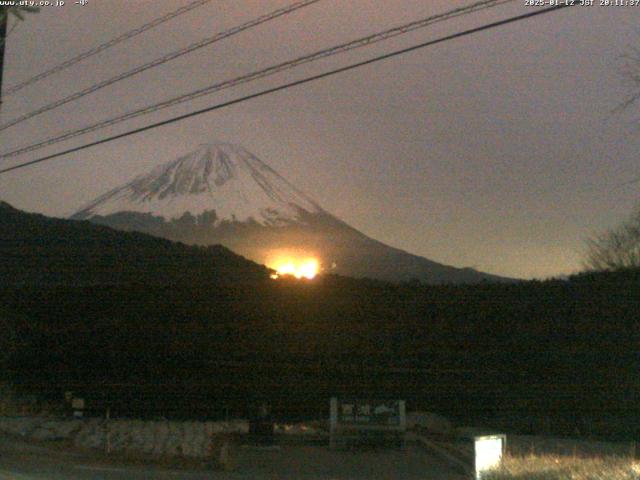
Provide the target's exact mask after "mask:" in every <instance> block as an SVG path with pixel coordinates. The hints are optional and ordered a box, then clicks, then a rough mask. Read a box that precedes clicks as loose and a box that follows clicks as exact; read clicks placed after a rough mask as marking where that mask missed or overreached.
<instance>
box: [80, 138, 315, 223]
mask: <svg viewBox="0 0 640 480" xmlns="http://www.w3.org/2000/svg"><path fill="white" fill-rule="evenodd" d="M210 210H215V213H216V223H220V222H222V221H225V220H226V221H234V222H246V221H249V220H253V221H255V222H257V223H259V224H261V225H281V224H285V223H287V222H292V221H297V220H298V218H299V216H300V211H301V210H304V211H305V212H307V213H320V212H321V211H322V209H321V208H320V207H319V206H318V205H317V204H316V203H314V202H313V201H312V200H311V199H309V198H308V197H307V196H305V195H304V194H303V193H302V192H300V191H299V190H297V189H296V188H295V187H294V186H293V185H291V184H290V183H289V182H287V181H286V180H285V179H284V178H282V177H281V176H280V175H278V174H277V173H276V172H275V171H274V170H273V169H271V167H269V166H268V165H266V164H265V163H264V162H262V161H261V160H259V159H258V158H256V157H255V156H254V155H252V154H251V153H249V152H247V151H246V150H244V149H243V148H241V147H238V146H235V145H231V144H228V143H218V144H206V145H201V146H200V148H198V150H196V151H195V152H192V153H189V154H188V155H185V156H184V157H181V158H178V159H177V160H174V161H171V162H168V163H165V164H163V165H160V166H158V167H157V168H155V169H154V170H153V171H152V172H151V173H149V174H147V175H143V176H140V177H138V178H136V179H134V180H133V181H131V182H129V183H127V184H126V185H124V186H122V187H118V188H115V189H114V190H111V191H110V192H108V193H106V194H104V195H102V196H101V197H98V198H97V199H96V200H94V201H93V202H91V203H90V204H89V205H87V206H86V207H84V208H83V209H82V210H80V211H79V212H78V213H76V214H75V215H74V216H73V218H76V219H84V218H91V217H94V216H102V217H105V216H108V215H112V214H115V213H118V212H138V213H148V214H151V215H153V216H157V217H162V218H163V219H165V220H167V221H170V220H175V219H177V218H180V217H181V216H182V215H183V214H184V213H185V212H189V213H190V214H191V215H194V216H197V215H200V214H202V213H204V212H206V211H210Z"/></svg>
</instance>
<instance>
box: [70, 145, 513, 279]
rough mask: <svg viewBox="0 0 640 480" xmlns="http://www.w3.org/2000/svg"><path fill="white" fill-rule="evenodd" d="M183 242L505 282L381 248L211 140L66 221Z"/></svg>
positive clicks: (238, 151)
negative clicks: (82, 222) (71, 220)
mask: <svg viewBox="0 0 640 480" xmlns="http://www.w3.org/2000/svg"><path fill="white" fill-rule="evenodd" d="M71 218H72V219H75V220H90V221H92V222H95V223H98V224H102V225H107V226H110V227H113V228H116V229H120V230H135V231H140V232H144V233H148V234H151V235H155V236H158V237H163V238H167V239H169V240H174V241H180V242H183V243H187V244H198V245H212V244H222V245H224V246H226V247H228V248H230V249H232V250H233V251H235V252H237V253H240V254H241V255H244V256H246V257H247V258H249V259H251V260H254V261H257V262H259V263H264V264H266V265H267V266H271V265H272V264H273V262H274V259H276V258H282V257H283V256H289V257H291V256H293V257H296V256H298V257H299V256H306V257H313V258H315V259H317V261H318V262H319V264H320V265H321V271H322V272H324V273H336V274H341V275H348V276H353V277H368V278H374V279H380V280H389V281H407V280H420V281H424V282H426V283H476V282H481V281H504V280H507V279H505V278H502V277H497V276H493V275H489V274H485V273H482V272H478V271H476V270H473V269H470V268H462V269H461V268H455V267H451V266H447V265H443V264H440V263H437V262H434V261H431V260H428V259H426V258H423V257H419V256H417V255H412V254H410V253H408V252H405V251H402V250H399V249H396V248H393V247H390V246H388V245H385V244H383V243H381V242H379V241H377V240H374V239H372V238H369V237H367V236H366V235H364V234H363V233H361V232H359V231H358V230H356V229H354V228H353V227H351V226H349V225H348V224H346V223H345V222H343V221H342V220H340V219H338V218H336V217H335V216H333V215H331V214H330V213H328V212H327V211H325V210H324V209H323V208H322V207H321V206H320V205H319V204H318V203H316V202H315V201H314V200H312V199H311V198H309V197H308V196H307V195H305V194H304V193H303V192H301V191H300V190H298V189H297V188H296V187H294V186H293V185H291V184H290V183H289V182H288V181H287V180H285V179H284V178H283V177H282V176H280V175H279V174H278V173H277V172H276V171H275V170H273V169H272V168H271V167H269V166H268V165H267V164H265V163H264V162H263V161H261V160H260V159H258V158H257V157H256V156H255V155H253V154H252V153H250V152H248V151H247V150H245V149H244V148H242V147H240V146H237V145H233V144H229V143H215V144H205V145H201V146H200V147H199V148H198V149H197V150H195V151H193V152H191V153H189V154H187V155H185V156H183V157H180V158H178V159H177V160H173V161H170V162H167V163H165V164H162V165H160V166H158V167H156V168H155V169H153V170H152V171H151V172H149V173H148V174H146V175H142V176H139V177H137V178H135V179H133V180H132V181H131V182H129V183H127V184H125V185H122V186H120V187H117V188H115V189H113V190H111V191H109V192H107V193H105V194H104V195H102V196H100V197H98V198H96V199H95V200H93V201H92V202H90V203H89V204H88V205H86V206H85V207H83V208H82V209H81V210H79V211H78V212H76V213H75V214H74V215H72V217H71Z"/></svg>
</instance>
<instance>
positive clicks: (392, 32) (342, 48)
mask: <svg viewBox="0 0 640 480" xmlns="http://www.w3.org/2000/svg"><path fill="white" fill-rule="evenodd" d="M513 1H515V0H481V1H478V2H476V3H474V4H472V5H469V6H466V7H460V8H456V9H454V10H450V11H447V12H445V13H441V14H437V15H432V16H429V17H426V18H423V19H421V20H417V21H413V22H410V23H407V24H404V25H401V26H398V27H393V28H391V29H388V30H384V31H382V32H379V33H375V34H372V35H368V36H366V37H362V38H359V39H356V40H352V41H350V42H347V43H343V44H340V45H337V46H334V47H330V48H325V49H323V50H319V51H316V52H313V53H311V54H308V55H304V56H302V57H298V58H296V59H294V60H288V61H286V62H282V63H278V64H276V65H272V66H270V67H267V68H265V69H262V70H258V71H255V72H252V73H249V74H246V75H242V76H240V77H235V78H232V79H230V80H225V81H223V82H220V83H216V84H214V85H210V86H208V87H205V88H202V89H199V90H196V91H193V92H190V93H187V94H184V95H180V96H178V97H174V98H171V99H169V100H165V101H163V102H160V103H156V104H153V105H150V106H147V107H143V108H140V109H137V110H134V111H131V112H127V113H125V114H122V115H119V116H117V117H114V118H111V119H108V120H103V121H101V122H98V123H96V124H93V125H90V126H88V127H84V128H81V129H78V130H72V131H70V132H66V133H63V134H61V135H58V136H56V137H50V138H48V139H46V140H43V141H41V142H38V143H36V144H33V145H29V146H26V147H21V148H19V149H17V150H14V151H10V152H5V153H3V154H0V159H6V158H9V157H14V156H17V155H20V154H23V153H27V152H31V151H34V150H38V149H40V148H43V147H45V146H49V145H53V144H55V143H59V142H61V141H64V140H68V139H70V138H73V137H76V136H79V135H84V134H86V133H90V132H94V131H96V130H100V129H102V128H106V127H110V126H112V125H115V124H117V123H121V122H123V121H126V120H130V119H132V118H135V117H138V116H142V115H146V114H149V113H153V112H156V111H158V110H161V109H164V108H168V107H171V106H174V105H178V104H180V103H184V102H187V101H190V100H193V99H195V98H198V97H202V96H205V95H210V94H212V93H215V92H218V91H220V90H223V89H226V88H231V87H235V86H238V85H241V84H244V83H248V82H251V81H254V80H257V79H260V78H264V77H268V76H271V75H274V74H276V73H280V72H282V71H285V70H290V69H292V68H295V67H297V66H300V65H303V64H306V63H310V62H314V61H317V60H320V59H322V58H326V57H329V56H332V55H336V54H339V53H344V52H347V51H350V50H354V49H357V48H361V47H365V46H368V45H372V44H374V43H377V42H381V41H383V40H388V39H390V38H393V37H395V36H398V35H403V34H405V33H408V32H411V31H413V30H416V29H419V28H424V27H427V26H429V25H431V24H434V23H438V22H442V21H445V20H449V19H451V18H455V17H458V16H462V15H468V14H470V13H473V12H476V11H479V10H482V9H487V8H492V7H496V6H499V5H502V4H505V3H510V2H513Z"/></svg>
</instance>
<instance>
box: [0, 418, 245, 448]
mask: <svg viewBox="0 0 640 480" xmlns="http://www.w3.org/2000/svg"><path fill="white" fill-rule="evenodd" d="M248 431H249V424H248V422H247V421H245V420H233V421H225V422H178V421H167V420H158V421H142V420H110V421H109V422H108V423H107V421H106V420H104V419H100V418H87V419H59V418H46V417H0V432H5V433H8V434H12V435H19V436H21V437H24V438H28V439H32V440H38V441H54V440H66V441H70V442H72V443H73V445H75V446H76V447H80V448H91V449H100V450H105V449H106V447H107V442H108V443H109V445H110V448H111V451H113V452H126V453H140V454H144V455H148V456H154V457H185V458H210V457H211V455H212V449H215V448H217V447H216V445H218V444H219V443H220V441H219V438H220V437H223V436H225V435H227V434H234V433H247V432H248Z"/></svg>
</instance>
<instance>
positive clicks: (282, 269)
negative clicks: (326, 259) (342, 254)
mask: <svg viewBox="0 0 640 480" xmlns="http://www.w3.org/2000/svg"><path fill="white" fill-rule="evenodd" d="M270 267H271V268H273V269H274V270H275V271H276V272H277V273H274V274H272V275H271V278H273V279H277V278H279V277H280V276H282V275H292V276H294V277H296V278H307V279H309V280H311V279H312V278H314V277H315V276H316V275H317V274H318V272H319V271H320V263H319V262H318V260H316V259H315V258H304V259H294V258H283V259H279V260H276V261H274V262H273V264H272V265H270Z"/></svg>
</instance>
